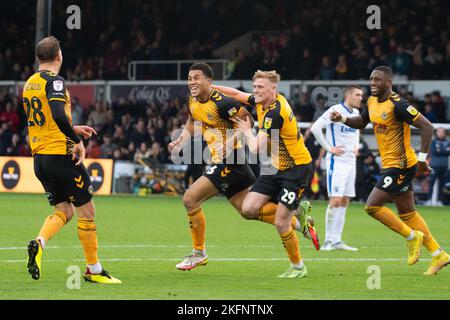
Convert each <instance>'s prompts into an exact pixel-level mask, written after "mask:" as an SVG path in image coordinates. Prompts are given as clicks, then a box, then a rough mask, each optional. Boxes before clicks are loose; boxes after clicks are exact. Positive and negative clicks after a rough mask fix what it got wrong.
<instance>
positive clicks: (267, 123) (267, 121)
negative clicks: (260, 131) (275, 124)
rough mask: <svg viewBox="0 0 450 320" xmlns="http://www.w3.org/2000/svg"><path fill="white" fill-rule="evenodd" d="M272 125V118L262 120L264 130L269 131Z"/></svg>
mask: <svg viewBox="0 0 450 320" xmlns="http://www.w3.org/2000/svg"><path fill="white" fill-rule="evenodd" d="M271 125H272V118H266V119H264V129H269V128H270V126H271Z"/></svg>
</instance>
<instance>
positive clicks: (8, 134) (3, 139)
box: [0, 122, 13, 155]
mask: <svg viewBox="0 0 450 320" xmlns="http://www.w3.org/2000/svg"><path fill="white" fill-rule="evenodd" d="M12 136H13V132H12V130H11V129H10V128H9V122H3V123H2V124H1V126H0V154H2V155H4V154H6V149H7V148H8V147H9V146H10V145H11V139H12Z"/></svg>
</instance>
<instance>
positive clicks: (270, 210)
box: [258, 202, 297, 229]
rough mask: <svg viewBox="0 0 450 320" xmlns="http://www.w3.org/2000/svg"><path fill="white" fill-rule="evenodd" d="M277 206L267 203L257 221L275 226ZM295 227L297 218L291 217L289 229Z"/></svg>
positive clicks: (260, 211)
mask: <svg viewBox="0 0 450 320" xmlns="http://www.w3.org/2000/svg"><path fill="white" fill-rule="evenodd" d="M277 208H278V205H277V204H276V203H273V202H267V203H266V204H265V205H264V206H263V207H262V208H261V209H260V210H259V217H258V220H259V221H262V222H266V223H270V224H275V213H276V212H277ZM296 226H297V218H296V217H292V221H291V227H292V229H295V227H296Z"/></svg>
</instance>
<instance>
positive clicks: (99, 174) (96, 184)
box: [87, 162, 105, 192]
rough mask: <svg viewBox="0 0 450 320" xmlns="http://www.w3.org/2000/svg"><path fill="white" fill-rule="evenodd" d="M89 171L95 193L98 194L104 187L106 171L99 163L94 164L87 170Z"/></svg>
mask: <svg viewBox="0 0 450 320" xmlns="http://www.w3.org/2000/svg"><path fill="white" fill-rule="evenodd" d="M87 171H88V173H89V176H90V177H91V182H92V188H93V192H96V191H98V190H99V189H100V188H101V187H102V185H103V181H104V177H105V171H104V170H103V167H102V165H101V164H100V163H98V162H92V163H91V164H90V165H89V167H88V168H87Z"/></svg>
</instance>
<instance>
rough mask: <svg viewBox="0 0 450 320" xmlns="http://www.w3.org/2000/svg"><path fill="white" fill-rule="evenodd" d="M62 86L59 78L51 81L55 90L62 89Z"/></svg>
mask: <svg viewBox="0 0 450 320" xmlns="http://www.w3.org/2000/svg"><path fill="white" fill-rule="evenodd" d="M63 88H64V84H63V82H62V81H61V80H55V81H53V89H55V91H62V90H63Z"/></svg>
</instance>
